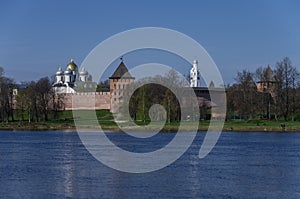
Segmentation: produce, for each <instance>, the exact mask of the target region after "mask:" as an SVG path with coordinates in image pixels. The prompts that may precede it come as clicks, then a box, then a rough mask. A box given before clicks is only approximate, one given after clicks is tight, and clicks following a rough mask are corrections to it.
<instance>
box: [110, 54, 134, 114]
mask: <svg viewBox="0 0 300 199" xmlns="http://www.w3.org/2000/svg"><path fill="white" fill-rule="evenodd" d="M134 79H135V78H134V77H132V76H131V74H130V73H129V72H128V69H127V67H126V65H125V64H124V62H123V59H122V58H121V63H120V64H119V66H118V68H117V69H116V70H115V72H114V73H113V75H112V76H111V77H109V83H110V94H111V112H113V113H115V112H116V111H117V110H118V108H119V104H120V103H122V100H123V96H124V91H125V89H126V88H127V86H131V85H133V82H134Z"/></svg>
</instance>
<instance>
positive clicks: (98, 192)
mask: <svg viewBox="0 0 300 199" xmlns="http://www.w3.org/2000/svg"><path fill="white" fill-rule="evenodd" d="M107 135H108V137H109V138H110V139H112V140H114V142H116V143H119V144H120V145H122V147H123V148H125V149H126V148H127V149H128V150H130V149H133V148H132V147H133V146H134V145H137V146H138V147H135V148H137V150H140V151H139V152H144V151H151V150H155V149H157V147H161V146H163V145H164V144H165V143H166V142H168V141H170V140H171V139H172V137H173V136H174V135H173V134H170V133H165V134H160V135H159V136H158V137H157V139H154V140H152V141H151V143H152V144H149V142H143V141H142V142H139V143H137V140H131V139H128V136H125V135H123V134H122V133H108V134H107ZM204 135H205V134H204V133H198V134H197V136H196V138H195V140H194V142H193V144H192V145H191V147H190V148H189V149H188V151H187V152H186V153H184V155H183V156H182V157H181V158H179V159H178V160H177V161H175V162H174V163H173V164H171V165H169V166H167V167H165V168H163V169H161V170H158V171H154V172H150V173H144V174H130V173H124V172H120V171H116V170H113V169H111V168H109V167H107V166H105V165H104V164H102V163H100V162H98V161H97V160H96V159H95V158H94V157H93V156H92V155H90V154H89V152H88V151H87V150H86V149H85V147H84V146H83V144H82V143H81V141H80V139H79V136H78V135H77V133H75V132H60V131H43V132H38V131H34V132H26V131H24V132H13V131H0V198H39V199H40V198H101V199H103V198H122V199H123V198H130V199H132V198H133V199H134V198H136V199H144V198H172V199H173V198H180V199H182V198H300V133H263V132H258V133H238V132H231V133H222V135H221V137H220V139H219V141H218V143H217V145H216V146H215V148H214V149H213V151H212V152H211V153H210V154H209V155H208V156H207V157H205V158H204V159H199V158H198V152H199V148H200V146H201V142H202V140H203V137H204Z"/></svg>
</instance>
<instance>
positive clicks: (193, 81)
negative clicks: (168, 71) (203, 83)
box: [190, 60, 200, 87]
mask: <svg viewBox="0 0 300 199" xmlns="http://www.w3.org/2000/svg"><path fill="white" fill-rule="evenodd" d="M199 80H200V74H199V71H198V61H197V60H194V61H193V67H192V69H191V71H190V87H199V86H200V81H199Z"/></svg>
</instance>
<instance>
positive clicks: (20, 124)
mask: <svg viewBox="0 0 300 199" xmlns="http://www.w3.org/2000/svg"><path fill="white" fill-rule="evenodd" d="M96 117H97V121H92V120H91V119H90V118H88V116H87V115H85V112H84V111H83V112H82V114H81V117H80V118H77V119H78V120H79V121H81V122H82V126H83V127H85V128H92V127H93V126H95V124H97V123H96V122H99V124H100V125H101V127H102V129H103V130H106V131H115V132H117V131H120V129H119V127H118V125H117V124H116V123H115V122H114V117H113V115H112V114H111V113H110V112H109V111H106V110H97V111H96ZM56 118H57V119H55V120H54V119H51V120H49V121H47V122H29V121H28V119H26V120H17V121H14V122H7V123H6V122H2V123H0V129H2V130H75V124H74V120H73V115H72V111H63V112H61V113H60V114H59V115H58V116H57V117H56ZM137 124H138V125H140V126H142V127H141V128H138V129H137V128H136V127H134V125H133V123H132V122H131V123H128V122H127V123H126V122H124V123H121V124H120V125H121V126H122V128H124V129H125V130H129V131H130V130H132V131H136V130H139V131H152V130H153V128H154V129H156V128H157V127H159V126H163V124H162V123H161V122H156V123H155V122H154V126H153V128H150V127H149V126H147V125H146V124H147V122H146V123H144V122H141V121H138V122H137ZM282 124H285V131H286V132H300V122H299V121H296V122H284V121H268V120H248V121H244V120H235V121H226V122H225V124H224V127H223V131H241V132H282V131H284V129H283V128H282V126H281V125H282ZM179 125H180V123H177V122H172V123H167V124H166V125H164V127H163V131H165V132H177V130H178V127H179ZM195 125H198V123H197V122H183V123H182V128H183V129H184V130H185V131H191V130H193V126H195ZM208 126H209V121H200V122H199V126H198V130H199V131H207V129H208Z"/></svg>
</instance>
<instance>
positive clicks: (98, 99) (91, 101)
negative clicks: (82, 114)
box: [59, 92, 111, 110]
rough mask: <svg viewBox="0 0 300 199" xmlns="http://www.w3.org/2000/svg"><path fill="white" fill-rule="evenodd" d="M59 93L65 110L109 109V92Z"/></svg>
mask: <svg viewBox="0 0 300 199" xmlns="http://www.w3.org/2000/svg"><path fill="white" fill-rule="evenodd" d="M59 95H61V96H60V97H61V98H62V99H63V102H64V109H65V110H83V109H87V110H91V109H106V110H110V109H111V107H110V99H111V95H110V92H88V93H67V94H59ZM73 100H74V105H75V106H74V107H73Z"/></svg>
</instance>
